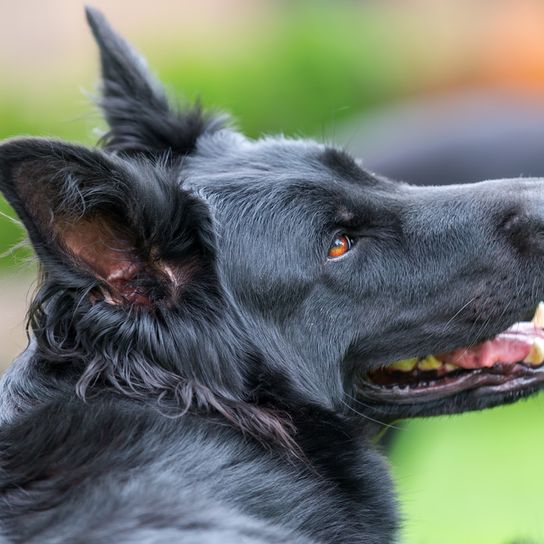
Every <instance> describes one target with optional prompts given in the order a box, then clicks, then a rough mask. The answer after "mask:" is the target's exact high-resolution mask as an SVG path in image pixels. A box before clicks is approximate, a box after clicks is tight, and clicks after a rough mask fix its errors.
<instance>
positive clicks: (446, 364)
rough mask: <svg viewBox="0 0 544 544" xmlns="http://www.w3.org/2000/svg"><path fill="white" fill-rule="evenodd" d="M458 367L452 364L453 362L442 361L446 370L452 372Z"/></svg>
mask: <svg viewBox="0 0 544 544" xmlns="http://www.w3.org/2000/svg"><path fill="white" fill-rule="evenodd" d="M458 368H459V367H458V366H457V365H454V364H453V363H444V370H445V371H446V372H453V371H454V370H457V369H458Z"/></svg>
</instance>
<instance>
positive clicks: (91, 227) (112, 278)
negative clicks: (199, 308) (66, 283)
mask: <svg viewBox="0 0 544 544" xmlns="http://www.w3.org/2000/svg"><path fill="white" fill-rule="evenodd" d="M56 229H57V231H58V232H57V237H58V238H59V241H60V242H61V243H62V244H63V245H64V246H65V249H66V251H67V254H68V256H69V258H72V259H74V260H76V261H77V263H76V266H78V267H79V268H83V269H87V270H88V271H89V272H90V273H91V274H92V275H93V276H95V277H96V278H97V279H98V280H99V281H100V282H101V284H102V285H103V288H102V289H101V295H102V297H103V298H104V299H105V300H106V301H107V302H109V303H110V304H122V303H124V302H126V303H130V304H137V305H149V304H150V303H151V302H152V301H153V300H154V299H156V298H157V297H159V296H160V295H161V291H162V289H161V288H160V284H161V281H160V278H161V276H162V271H161V269H160V266H159V265H158V264H156V266H155V267H154V266H153V263H149V262H146V261H145V259H144V256H142V255H140V254H139V252H138V250H137V248H136V244H135V242H134V240H131V239H130V236H129V235H128V233H124V232H123V230H122V229H121V228H120V227H118V226H113V225H112V224H111V223H109V222H107V221H106V220H104V218H101V217H100V216H97V217H94V218H93V219H81V220H79V221H77V222H73V221H68V220H61V221H60V222H58V223H57V225H56ZM163 295H164V293H163ZM95 296H96V294H95ZM161 298H162V297H161Z"/></svg>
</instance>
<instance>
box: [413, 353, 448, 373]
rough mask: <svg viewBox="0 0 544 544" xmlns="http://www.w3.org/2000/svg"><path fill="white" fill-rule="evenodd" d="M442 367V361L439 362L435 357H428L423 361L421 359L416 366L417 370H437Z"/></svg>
mask: <svg viewBox="0 0 544 544" xmlns="http://www.w3.org/2000/svg"><path fill="white" fill-rule="evenodd" d="M441 366H442V361H439V360H438V359H437V358H436V357H433V356H432V355H428V356H427V357H425V359H421V361H419V363H418V364H417V367H418V368H419V370H438V369H439V368H440V367H441Z"/></svg>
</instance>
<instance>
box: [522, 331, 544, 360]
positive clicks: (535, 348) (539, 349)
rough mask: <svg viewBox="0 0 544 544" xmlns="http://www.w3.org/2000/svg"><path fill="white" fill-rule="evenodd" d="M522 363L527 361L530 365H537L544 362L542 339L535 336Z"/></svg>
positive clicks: (543, 343)
mask: <svg viewBox="0 0 544 544" xmlns="http://www.w3.org/2000/svg"><path fill="white" fill-rule="evenodd" d="M523 362H524V363H529V364H530V365H532V366H538V365H540V364H542V363H544V340H542V338H535V339H534V341H533V345H532V346H531V351H530V352H529V355H527V357H525V359H523Z"/></svg>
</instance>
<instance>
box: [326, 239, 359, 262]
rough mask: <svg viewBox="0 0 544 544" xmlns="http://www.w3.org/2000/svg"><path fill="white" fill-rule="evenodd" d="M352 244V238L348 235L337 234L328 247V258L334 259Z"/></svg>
mask: <svg viewBox="0 0 544 544" xmlns="http://www.w3.org/2000/svg"><path fill="white" fill-rule="evenodd" d="M352 245H353V240H352V239H351V238H350V237H349V236H347V235H345V234H337V235H336V236H335V237H334V240H333V241H332V243H331V245H330V247H329V253H328V257H329V259H336V258H338V257H341V256H342V255H345V254H346V253H347V252H348V251H349V250H350V249H351V246H352Z"/></svg>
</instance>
